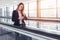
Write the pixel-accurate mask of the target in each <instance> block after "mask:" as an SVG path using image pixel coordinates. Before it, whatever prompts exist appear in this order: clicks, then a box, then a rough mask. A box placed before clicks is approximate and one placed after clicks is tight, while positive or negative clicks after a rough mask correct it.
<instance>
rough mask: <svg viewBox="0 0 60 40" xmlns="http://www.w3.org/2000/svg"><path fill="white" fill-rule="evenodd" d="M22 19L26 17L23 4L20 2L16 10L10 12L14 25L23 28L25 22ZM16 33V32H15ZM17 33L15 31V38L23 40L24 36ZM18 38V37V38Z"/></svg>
mask: <svg viewBox="0 0 60 40" xmlns="http://www.w3.org/2000/svg"><path fill="white" fill-rule="evenodd" d="M24 19H27V17H26V15H25V14H24V4H23V3H20V4H19V5H18V7H17V9H16V10H14V11H13V14H12V21H13V22H14V25H15V26H16V27H17V28H20V27H23V28H25V22H24ZM15 33H16V32H15ZM19 35H20V34H19V33H16V40H20V39H21V38H22V39H21V40H25V39H26V38H25V36H23V35H22V36H21V38H20V37H19ZM19 38H20V39H19Z"/></svg>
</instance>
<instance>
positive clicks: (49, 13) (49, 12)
mask: <svg viewBox="0 0 60 40" xmlns="http://www.w3.org/2000/svg"><path fill="white" fill-rule="evenodd" d="M39 5H40V17H54V18H56V17H57V15H56V13H57V11H56V10H57V9H56V0H40V2H39Z"/></svg>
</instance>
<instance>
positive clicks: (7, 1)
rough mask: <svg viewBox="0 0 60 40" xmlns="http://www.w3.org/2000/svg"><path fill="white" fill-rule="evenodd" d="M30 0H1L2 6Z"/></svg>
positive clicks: (0, 4)
mask: <svg viewBox="0 0 60 40" xmlns="http://www.w3.org/2000/svg"><path fill="white" fill-rule="evenodd" d="M26 1H28V0H0V7H1V6H5V5H12V4H17V3H20V2H26Z"/></svg>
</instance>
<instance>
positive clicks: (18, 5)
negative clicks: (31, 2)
mask: <svg viewBox="0 0 60 40" xmlns="http://www.w3.org/2000/svg"><path fill="white" fill-rule="evenodd" d="M20 5H23V9H22V11H23V10H24V4H23V3H19V5H18V7H17V9H16V10H18V8H19V6H20Z"/></svg>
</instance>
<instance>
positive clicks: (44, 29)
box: [0, 0, 60, 40]
mask: <svg viewBox="0 0 60 40" xmlns="http://www.w3.org/2000/svg"><path fill="white" fill-rule="evenodd" d="M19 3H23V4H24V13H25V14H26V17H27V19H26V20H24V22H25V26H26V27H24V28H23V27H20V28H19V27H17V26H15V25H14V22H13V21H12V15H13V10H16V9H17V7H18V4H19ZM0 40H60V0H0Z"/></svg>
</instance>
